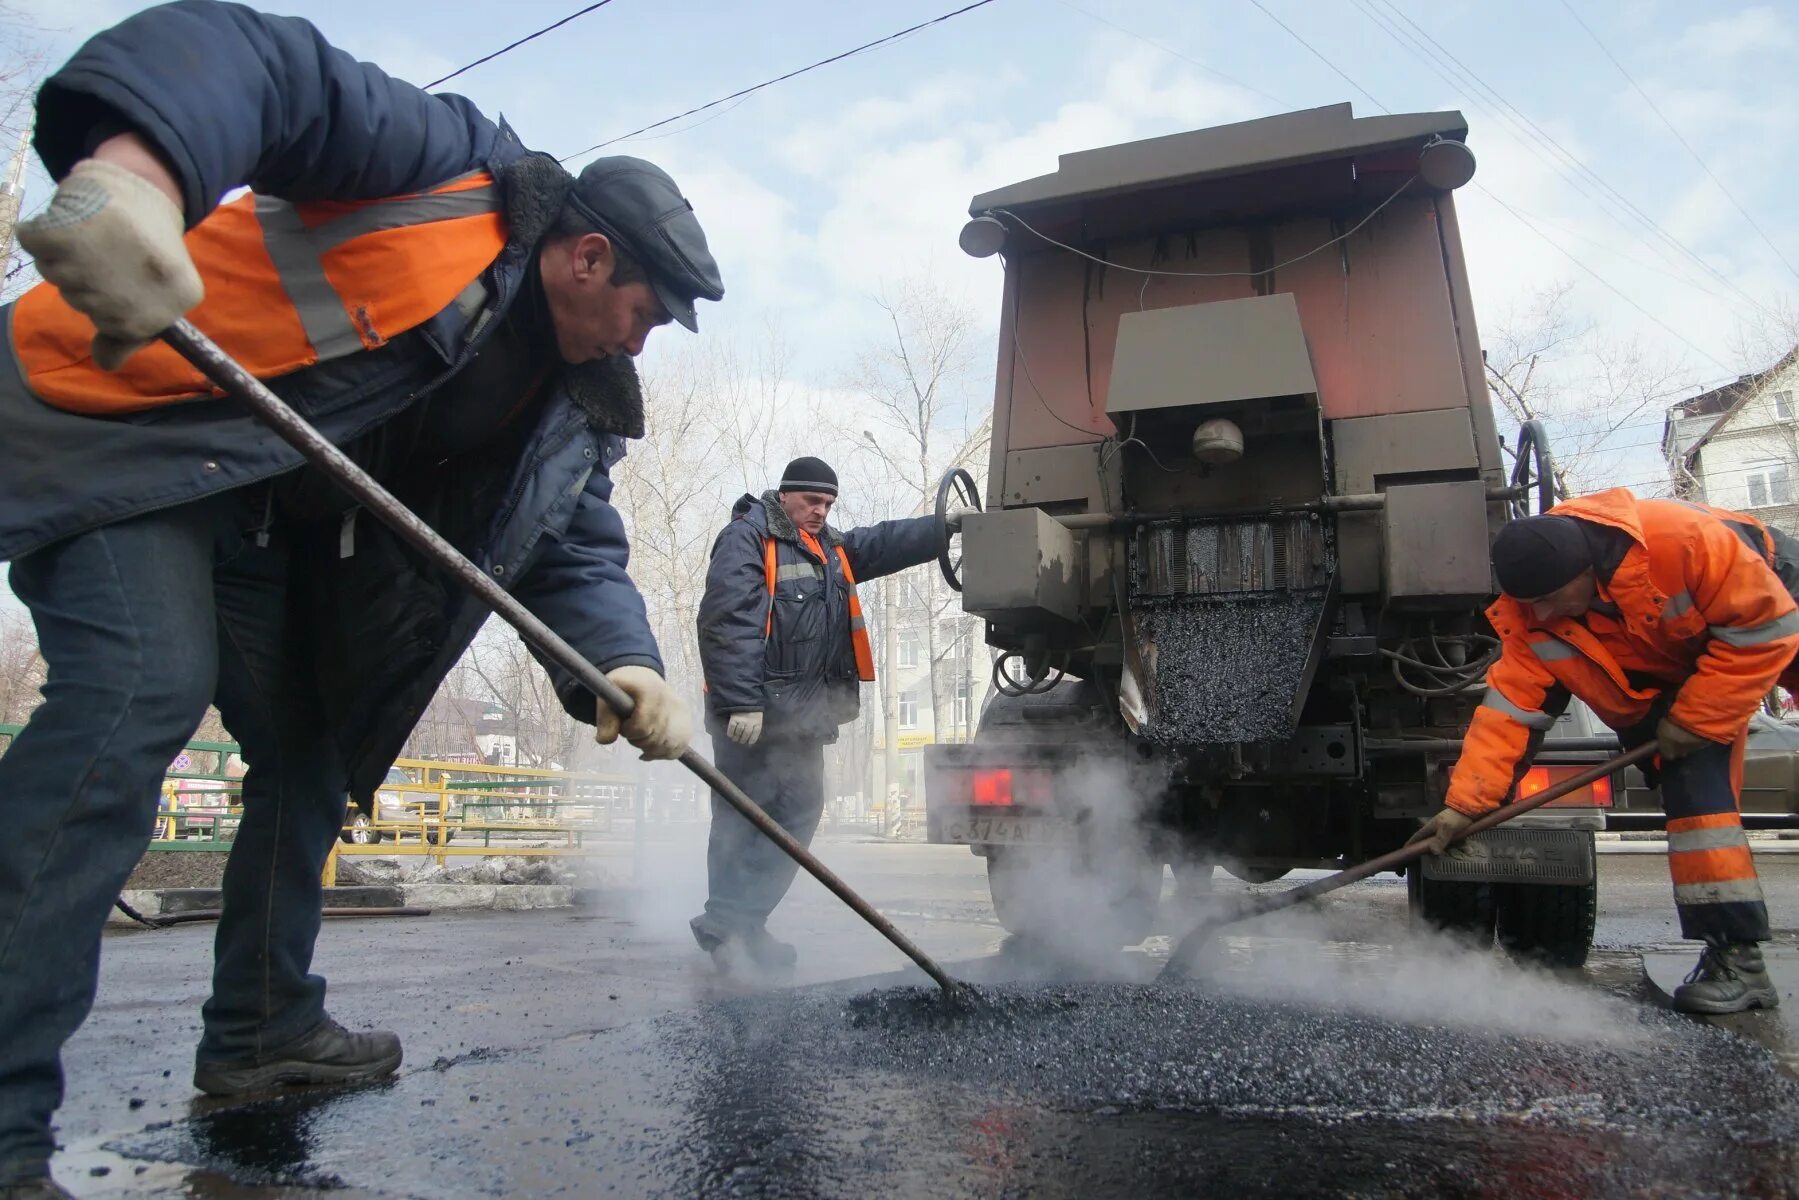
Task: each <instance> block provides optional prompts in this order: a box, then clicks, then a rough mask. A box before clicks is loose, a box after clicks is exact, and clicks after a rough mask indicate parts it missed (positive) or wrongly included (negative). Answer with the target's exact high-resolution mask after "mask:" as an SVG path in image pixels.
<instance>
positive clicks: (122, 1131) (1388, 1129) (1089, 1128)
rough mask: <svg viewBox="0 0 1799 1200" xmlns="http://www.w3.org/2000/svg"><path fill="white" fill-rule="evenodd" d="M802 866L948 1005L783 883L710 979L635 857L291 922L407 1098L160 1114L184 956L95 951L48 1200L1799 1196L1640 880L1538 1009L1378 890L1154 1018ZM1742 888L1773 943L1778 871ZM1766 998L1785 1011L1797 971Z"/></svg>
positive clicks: (1615, 890) (937, 890)
mask: <svg viewBox="0 0 1799 1200" xmlns="http://www.w3.org/2000/svg"><path fill="white" fill-rule="evenodd" d="M821 848H822V849H823V850H824V851H825V853H826V855H827V858H828V859H829V860H830V861H832V863H833V865H834V866H836V867H837V868H838V869H839V870H840V871H842V872H843V873H844V874H845V875H846V876H847V877H848V878H850V879H851V880H852V881H853V882H855V883H857V884H858V885H860V886H865V887H866V888H867V890H868V892H869V894H870V898H871V899H872V900H874V902H875V903H877V904H878V905H879V906H880V907H882V908H883V910H885V911H888V912H889V913H891V914H894V915H895V916H896V919H897V920H898V922H899V923H900V924H901V925H902V927H904V928H905V929H906V931H907V932H908V933H910V934H911V935H912V936H913V937H915V938H916V939H918V941H919V942H920V943H921V944H922V945H923V946H925V947H926V948H927V949H928V950H930V951H931V952H933V953H935V954H939V955H941V956H942V957H943V958H945V959H947V960H950V961H952V962H953V963H955V966H954V967H953V968H952V969H953V971H954V972H955V973H956V974H958V975H959V976H961V977H964V978H968V979H971V980H974V981H977V982H978V984H979V986H980V990H981V994H982V995H983V997H985V1003H984V1004H982V1005H980V1006H979V1007H978V1008H977V1009H976V1010H975V1011H973V1012H968V1013H952V1012H948V1011H946V1010H945V1008H944V1006H943V1005H942V1004H941V1002H940V1001H939V1000H938V999H937V998H936V997H935V996H934V994H932V993H930V992H927V991H924V990H921V989H918V988H916V984H917V983H918V982H920V981H921V979H922V977H921V976H920V975H918V974H917V973H916V972H915V971H911V970H910V969H909V968H908V970H907V971H898V970H895V969H894V968H895V967H896V965H897V963H898V961H899V960H898V956H897V953H896V952H894V951H892V950H891V949H890V948H888V947H886V945H885V944H884V943H882V942H881V941H880V940H879V939H878V938H876V937H875V936H874V935H873V934H872V933H870V932H868V931H866V930H865V929H863V928H861V927H860V926H859V925H858V924H857V923H856V922H855V919H854V918H853V916H849V915H848V914H846V913H843V912H841V911H840V910H839V909H837V908H835V907H834V906H833V904H832V902H830V901H829V898H828V897H826V896H825V895H824V894H823V892H822V891H821V890H820V889H817V888H816V887H813V886H807V887H804V888H802V889H799V890H796V895H795V896H794V897H793V898H792V900H791V901H790V904H789V907H787V908H784V909H783V911H782V913H780V914H779V915H778V916H777V920H776V922H775V924H776V926H777V932H778V933H780V934H781V935H782V936H788V937H797V938H798V939H799V940H800V941H801V947H802V953H803V955H804V957H803V960H802V965H801V969H800V971H799V972H798V973H797V974H796V975H795V977H794V979H793V981H792V982H793V983H795V984H797V985H799V986H798V988H797V990H790V989H785V988H776V989H772V990H763V991H746V990H745V989H744V988H742V987H740V986H736V985H729V984H725V983H722V982H721V981H719V980H718V979H717V978H716V976H715V975H714V974H713V973H712V971H711V968H710V965H709V963H708V962H707V960H706V959H705V958H704V957H703V956H701V955H699V954H698V953H697V951H694V950H693V949H692V948H691V943H688V942H685V941H684V940H683V939H684V937H685V932H684V929H683V928H682V922H683V921H684V919H685V917H686V916H687V915H690V914H689V913H688V912H687V911H686V908H687V899H686V898H687V897H690V896H691V895H693V894H694V893H693V891H692V890H689V888H690V885H691V884H693V883H694V882H695V880H694V878H693V876H692V873H691V871H690V870H689V869H688V868H687V867H685V866H683V865H682V864H683V863H685V862H686V861H687V859H688V858H689V857H690V853H689V852H690V850H691V848H690V847H689V848H676V847H669V848H666V853H667V860H666V861H651V862H647V863H636V864H634V863H630V862H628V861H624V860H621V861H620V862H618V863H615V864H612V868H613V871H612V873H613V875H614V877H615V878H616V877H626V878H628V877H629V876H631V875H633V874H635V873H636V872H637V870H639V869H643V870H644V873H643V875H642V877H643V878H646V879H655V880H657V881H659V883H660V884H661V888H660V891H661V892H662V893H674V892H679V893H682V895H681V897H680V899H677V900H674V901H672V902H664V901H661V900H657V899H651V900H648V901H646V902H644V903H642V904H640V905H638V906H636V907H632V908H628V909H627V908H623V907H608V908H607V909H605V910H602V911H601V912H599V913H597V914H584V915H570V914H542V913H538V914H500V913H495V914H472V915H468V916H460V917H452V916H445V917H434V918H430V919H428V920H425V921H415V922H397V921H396V922H385V923H384V922H379V921H363V922H345V923H337V924H331V925H328V926H327V928H326V931H325V934H324V936H323V937H322V938H321V944H320V953H319V963H318V967H319V969H320V970H321V971H322V972H323V973H325V974H326V975H328V976H329V977H330V978H331V980H332V996H331V1002H332V1008H333V1011H334V1013H335V1014H336V1015H338V1016H339V1017H340V1018H342V1019H344V1020H345V1021H346V1022H348V1023H350V1024H353V1025H370V1024H381V1025H384V1026H387V1027H390V1028H395V1029H397V1030H399V1031H400V1032H401V1033H402V1034H403V1036H404V1037H405V1039H406V1045H407V1054H408V1064H407V1066H406V1067H405V1068H404V1069H403V1071H402V1074H401V1076H400V1077H399V1078H398V1079H397V1080H396V1081H394V1082H393V1083H391V1084H389V1085H386V1086H384V1087H381V1088H376V1089H371V1090H365V1091H359V1092H358V1091H352V1092H333V1091H328V1090H317V1091H310V1092H297V1093H290V1094H286V1095H280V1096H275V1097H270V1098H266V1099H261V1100H256V1101H251V1102H233V1103H223V1104H221V1103H218V1102H210V1101H204V1100H198V1099H196V1097H195V1096H194V1094H193V1093H192V1092H191V1091H190V1090H189V1089H187V1087H186V1086H185V1082H186V1075H187V1072H188V1070H189V1069H190V1062H191V1059H190V1054H191V1047H192V1045H193V1042H194V1039H195V1037H196V1036H197V1031H198V1027H197V1010H198V1004H199V1001H200V999H201V998H202V995H203V979H204V974H205V965H206V957H207V952H208V949H209V933H208V931H206V930H203V929H195V928H193V927H185V928H177V929H171V930H167V931H162V932H157V933H142V934H138V933H129V934H123V935H119V936H115V937H112V938H109V940H108V944H107V948H106V956H105V963H104V968H103V981H102V994H101V1004H100V1007H99V1008H98V1009H97V1011H96V1014H95V1017H94V1019H93V1020H92V1021H90V1023H89V1025H88V1027H87V1028H86V1029H84V1030H83V1032H82V1033H81V1034H80V1035H79V1036H78V1038H77V1040H76V1042H75V1043H73V1044H72V1045H71V1048H70V1054H69V1068H70V1073H71V1077H72V1078H71V1095H70V1102H69V1105H68V1107H67V1108H66V1109H65V1112H64V1124H63V1138H64V1140H65V1142H66V1143H67V1144H68V1145H69V1151H68V1152H67V1153H66V1154H64V1155H63V1156H61V1157H60V1158H59V1161H58V1164H57V1165H58V1172H59V1177H60V1178H62V1180H63V1182H64V1183H65V1185H67V1186H70V1187H71V1189H72V1190H74V1191H75V1192H76V1193H77V1194H78V1195H84V1196H88V1195H91V1196H124V1195H196V1196H276V1195H308V1194H314V1193H321V1192H322V1193H324V1194H328V1195H337V1196H353V1195H369V1196H407V1197H411V1196H502V1195H568V1196H586V1195H631V1196H635V1195H666V1196H694V1195H732V1196H739V1195H740V1196H865V1195H926V1194H929V1195H948V1196H1011V1195H1018V1196H1024V1195H1050V1196H1094V1195H1107V1194H1121V1195H1122V1194H1131V1195H1151V1194H1159V1193H1169V1192H1175V1191H1181V1192H1187V1193H1212V1194H1231V1195H1268V1196H1273V1195H1353V1196H1414V1195H1415V1196H1434V1195H1449V1196H1461V1195H1466V1196H1516V1195H1537V1196H1562V1195H1568V1196H1574V1195H1639V1194H1656V1195H1664V1194H1665V1195H1683V1196H1684V1195H1718V1196H1727V1195H1728V1196H1735V1195H1753V1196H1789V1195H1799V1182H1796V1179H1799V1158H1796V1156H1795V1150H1794V1149H1793V1147H1795V1146H1799V1139H1796V1137H1795V1135H1796V1134H1799V1085H1795V1084H1794V1083H1793V1082H1792V1080H1791V1078H1790V1077H1789V1075H1788V1074H1786V1073H1783V1071H1782V1069H1781V1065H1780V1063H1779V1062H1778V1061H1777V1059H1776V1058H1775V1057H1774V1056H1772V1055H1770V1054H1769V1053H1768V1052H1767V1051H1766V1050H1764V1049H1763V1048H1762V1045H1761V1043H1763V1042H1778V1040H1779V1037H1780V1031H1781V1028H1782V1027H1781V1025H1780V1023H1779V1020H1778V1019H1777V1018H1770V1017H1763V1016H1754V1017H1748V1018H1737V1019H1733V1020H1732V1021H1731V1022H1727V1023H1725V1024H1728V1025H1730V1026H1731V1027H1730V1028H1728V1029H1727V1028H1723V1027H1720V1026H1718V1025H1714V1024H1708V1023H1704V1022H1699V1021H1692V1020H1688V1019H1685V1018H1680V1017H1676V1016H1674V1015H1672V1014H1668V1013H1666V1012H1665V1011H1663V1010H1662V1009H1661V1008H1660V1007H1659V1005H1658V1004H1657V1002H1656V999H1655V993H1654V991H1653V989H1651V988H1650V987H1649V986H1648V985H1647V984H1646V983H1645V982H1644V980H1643V977H1642V972H1641V965H1640V955H1641V953H1642V951H1644V950H1646V949H1647V950H1652V951H1653V950H1654V949H1656V948H1658V947H1667V946H1670V945H1673V944H1674V943H1675V938H1674V935H1673V924H1672V913H1671V905H1670V904H1669V900H1668V890H1667V888H1668V885H1667V880H1666V873H1665V871H1666V868H1665V864H1664V862H1663V860H1662V859H1660V858H1659V857H1654V856H1648V855H1629V856H1626V855H1607V856H1603V857H1602V859H1601V870H1602V889H1601V902H1602V915H1601V925H1600V932H1599V942H1600V945H1601V947H1602V949H1601V950H1600V951H1599V952H1598V953H1596V955H1595V959H1594V963H1593V965H1591V966H1590V967H1589V968H1588V969H1587V970H1586V971H1584V972H1580V973H1578V974H1577V975H1576V976H1574V977H1572V978H1550V977H1548V976H1546V975H1541V974H1534V973H1530V972H1525V971H1522V970H1520V969H1518V968H1516V967H1514V966H1513V965H1512V964H1509V963H1507V962H1505V961H1504V960H1502V959H1499V958H1496V957H1495V956H1493V955H1491V954H1485V953H1474V952H1471V951H1468V950H1465V949H1462V948H1459V947H1457V946H1455V945H1453V944H1450V943H1447V942H1445V941H1443V940H1442V939H1436V938H1426V939H1413V938H1411V937H1409V936H1407V935H1406V934H1405V930H1404V926H1405V922H1404V888H1403V885H1402V884H1401V883H1399V882H1398V881H1397V880H1376V881H1370V882H1369V883H1367V884H1364V885H1357V886H1356V887H1354V888H1351V889H1347V890H1345V891H1344V892H1343V893H1340V896H1339V899H1338V901H1337V902H1336V903H1334V904H1332V905H1330V906H1328V907H1326V908H1325V909H1323V910H1322V914H1323V915H1322V916H1321V917H1319V918H1298V919H1292V920H1288V921H1285V922H1283V923H1266V922H1265V923H1263V924H1262V925H1259V926H1257V927H1255V928H1253V929H1246V930H1240V931H1233V933H1232V935H1231V936H1229V937H1227V938H1224V939H1221V941H1220V943H1219V944H1218V946H1217V948H1216V953H1215V955H1214V956H1213V959H1212V961H1211V963H1210V964H1209V967H1208V970H1207V972H1206V974H1205V976H1204V978H1203V979H1201V980H1199V981H1198V982H1196V983H1194V984H1192V985H1188V986H1183V987H1179V988H1174V989H1167V988H1154V987H1150V986H1148V984H1147V982H1146V981H1147V980H1148V979H1149V978H1151V977H1152V976H1153V974H1154V972H1155V971H1156V970H1157V969H1158V968H1159V966H1160V962H1161V956H1164V955H1165V954H1166V950H1167V939H1166V937H1162V938H1152V939H1151V940H1150V941H1149V942H1147V943H1145V946H1144V947H1143V948H1142V949H1139V950H1135V951H1129V952H1124V953H1119V954H1114V955H1108V956H1103V957H1101V958H1097V959H1094V960H1091V961H1087V962H1083V963H1080V964H1068V963H1063V962H1051V961H1046V960H1045V959H1044V958H1042V957H1041V956H1039V955H1037V954H1034V953H1032V952H1031V951H1030V950H1029V948H1026V947H1021V946H1019V945H1017V944H1016V943H1009V942H1007V940H1006V939H1005V937H1004V935H1003V932H1002V931H1001V930H1000V929H999V928H998V927H997V925H995V924H994V923H993V922H992V918H991V915H990V913H989V911H988V909H987V904H986V899H985V882H984V879H983V878H982V876H981V874H980V863H979V862H978V860H974V859H972V858H971V857H970V856H968V855H967V854H966V852H965V851H961V850H957V849H951V848H947V847H923V846H898V847H894V846H882V845H868V844H864V843H860V842H856V841H851V840H845V841H835V842H825V843H822V845H821ZM628 853H629V850H628V848H626V849H624V850H622V851H621V854H628ZM652 853H653V854H654V853H655V852H654V851H653V852H652ZM1761 864H1762V869H1763V876H1764V880H1765V882H1766V883H1767V885H1768V889H1769V893H1770V901H1771V908H1772V912H1773V918H1774V924H1775V926H1776V929H1777V930H1778V931H1779V933H1778V937H1779V939H1780V941H1781V943H1782V944H1783V945H1785V946H1791V945H1792V944H1793V942H1794V933H1793V931H1794V930H1795V928H1796V927H1799V856H1793V857H1788V856H1773V855H1771V856H1763V857H1762V859H1761ZM1220 879H1221V882H1220V883H1219V884H1218V887H1219V890H1220V892H1222V893H1225V894H1227V895H1228V894H1230V893H1231V892H1233V891H1240V890H1241V888H1240V885H1237V884H1235V883H1234V882H1225V881H1223V877H1222V876H1221V877H1220ZM1292 882H1293V880H1292V879H1289V880H1286V881H1282V882H1281V883H1277V884H1273V885H1269V886H1270V887H1273V888H1281V887H1285V886H1291V884H1292ZM1682 953H1686V951H1684V949H1683V950H1682ZM1775 970H1776V972H1777V979H1778V980H1779V982H1780V983H1781V984H1782V985H1783V991H1785V992H1787V993H1788V994H1789V997H1790V996H1791V991H1792V987H1793V985H1794V984H1799V956H1793V955H1790V954H1783V955H1782V960H1781V961H1779V962H1777V963H1776V964H1775ZM1795 1003H1796V1002H1795V1001H1794V1000H1792V999H1789V1005H1793V1004H1795ZM1787 1011H1788V1012H1792V1011H1794V1009H1793V1008H1792V1007H1789V1009H1788V1010H1787ZM165 1072H167V1075H166V1076H165V1074H164V1073H165ZM90 1172H104V1173H103V1174H90Z"/></svg>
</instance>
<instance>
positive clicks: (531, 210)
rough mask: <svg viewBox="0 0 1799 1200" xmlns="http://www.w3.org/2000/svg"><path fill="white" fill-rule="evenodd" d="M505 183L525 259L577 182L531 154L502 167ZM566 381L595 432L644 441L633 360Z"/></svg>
mask: <svg viewBox="0 0 1799 1200" xmlns="http://www.w3.org/2000/svg"><path fill="white" fill-rule="evenodd" d="M499 181H500V190H501V193H502V195H503V196H504V197H505V205H506V223H507V226H508V227H509V228H510V230H511V232H512V237H511V245H512V246H513V247H517V248H518V252H519V253H520V254H521V255H522V254H534V253H536V251H537V247H538V244H539V243H540V242H542V241H543V239H544V236H545V235H546V234H548V233H549V232H550V229H551V228H552V227H553V226H554V225H555V224H556V219H557V217H558V216H560V215H561V213H562V206H563V204H564V202H565V201H566V200H567V199H568V193H569V189H570V188H572V187H573V186H574V184H575V178H574V176H572V175H570V174H569V173H568V172H567V171H565V170H563V169H562V165H561V164H560V163H558V162H557V161H556V160H555V159H553V158H551V157H550V156H549V155H547V154H527V155H525V156H524V157H523V158H520V159H518V160H516V161H515V162H512V163H510V164H508V165H507V166H505V167H502V168H501V169H500V171H499ZM509 252H510V251H509ZM562 379H563V382H564V385H565V386H566V387H567V388H568V393H569V396H570V397H571V398H572V399H573V400H574V402H575V404H576V405H577V406H578V407H579V408H580V409H581V412H582V413H583V414H584V415H585V416H586V417H587V423H588V424H589V425H591V426H593V428H594V429H595V430H597V431H599V432H600V433H614V434H617V435H618V436H619V437H626V438H640V437H642V436H643V433H644V416H643V384H642V381H641V380H639V379H638V377H637V364H636V363H634V362H632V361H631V359H630V358H629V357H628V356H626V355H623V354H615V355H613V356H612V357H610V358H603V359H601V360H599V361H598V362H591V363H581V364H579V365H576V366H566V367H564V368H563V371H562Z"/></svg>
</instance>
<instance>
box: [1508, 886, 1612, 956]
mask: <svg viewBox="0 0 1799 1200" xmlns="http://www.w3.org/2000/svg"><path fill="white" fill-rule="evenodd" d="M1493 891H1494V893H1495V895H1494V907H1495V908H1496V909H1497V910H1498V911H1497V917H1498V930H1499V944H1500V945H1501V946H1503V947H1505V949H1506V951H1507V952H1508V953H1510V954H1512V955H1513V956H1514V957H1516V958H1520V959H1523V960H1525V961H1527V962H1535V963H1541V964H1542V965H1543V966H1546V967H1579V966H1584V965H1585V964H1586V961H1587V953H1588V951H1590V950H1592V948H1593V926H1594V924H1595V922H1596V921H1597V919H1598V915H1599V883H1598V881H1597V880H1595V881H1594V882H1592V883H1588V884H1575V885H1564V884H1532V883H1508V884H1501V885H1499V886H1497V887H1495V888H1494V889H1493Z"/></svg>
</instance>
